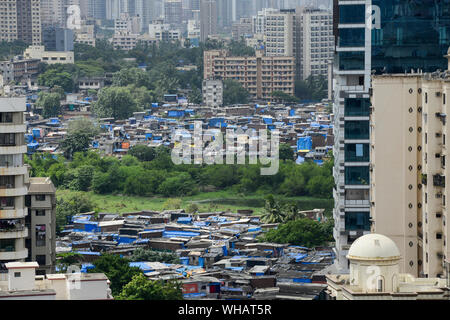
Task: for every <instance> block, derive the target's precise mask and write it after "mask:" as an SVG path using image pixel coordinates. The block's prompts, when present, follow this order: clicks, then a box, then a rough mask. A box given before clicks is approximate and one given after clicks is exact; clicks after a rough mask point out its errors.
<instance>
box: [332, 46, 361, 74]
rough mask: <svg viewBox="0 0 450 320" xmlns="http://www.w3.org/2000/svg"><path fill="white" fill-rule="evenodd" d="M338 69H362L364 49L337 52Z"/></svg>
mask: <svg viewBox="0 0 450 320" xmlns="http://www.w3.org/2000/svg"><path fill="white" fill-rule="evenodd" d="M338 58H339V70H343V71H347V70H364V51H351V52H339V53H338Z"/></svg>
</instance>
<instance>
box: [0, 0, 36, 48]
mask: <svg viewBox="0 0 450 320" xmlns="http://www.w3.org/2000/svg"><path fill="white" fill-rule="evenodd" d="M40 5H41V4H40V0H1V1H0V41H14V40H21V41H23V42H25V43H28V44H32V45H40V44H41V15H40V9H41V8H40Z"/></svg>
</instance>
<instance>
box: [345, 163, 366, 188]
mask: <svg viewBox="0 0 450 320" xmlns="http://www.w3.org/2000/svg"><path fill="white" fill-rule="evenodd" d="M369 179H370V178H369V167H368V166H357V167H345V184H347V185H369Z"/></svg>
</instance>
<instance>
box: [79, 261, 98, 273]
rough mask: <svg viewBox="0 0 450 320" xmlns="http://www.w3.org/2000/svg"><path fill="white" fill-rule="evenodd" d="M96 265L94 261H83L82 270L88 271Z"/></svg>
mask: <svg viewBox="0 0 450 320" xmlns="http://www.w3.org/2000/svg"><path fill="white" fill-rule="evenodd" d="M94 268H95V266H94V265H93V264H92V263H83V264H82V265H81V272H83V273H87V272H88V270H89V269H94Z"/></svg>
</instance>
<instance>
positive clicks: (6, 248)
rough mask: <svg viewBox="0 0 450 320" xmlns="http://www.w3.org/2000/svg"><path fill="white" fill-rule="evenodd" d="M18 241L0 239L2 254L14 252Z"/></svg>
mask: <svg viewBox="0 0 450 320" xmlns="http://www.w3.org/2000/svg"><path fill="white" fill-rule="evenodd" d="M15 250H16V239H0V252H14V251H15Z"/></svg>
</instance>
